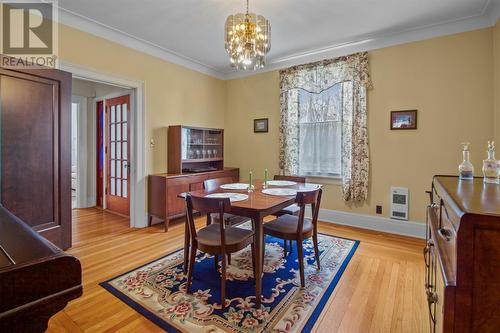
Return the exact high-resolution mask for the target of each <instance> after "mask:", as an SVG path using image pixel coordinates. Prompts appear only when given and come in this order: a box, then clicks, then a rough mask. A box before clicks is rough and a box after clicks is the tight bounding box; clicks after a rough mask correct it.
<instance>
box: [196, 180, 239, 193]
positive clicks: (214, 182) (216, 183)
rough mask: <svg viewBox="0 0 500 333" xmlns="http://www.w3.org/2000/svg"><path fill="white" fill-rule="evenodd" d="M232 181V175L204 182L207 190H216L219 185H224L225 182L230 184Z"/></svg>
mask: <svg viewBox="0 0 500 333" xmlns="http://www.w3.org/2000/svg"><path fill="white" fill-rule="evenodd" d="M232 182H233V178H231V177H221V178H214V179H207V180H205V181H204V182H203V188H204V189H205V190H207V191H215V190H217V189H218V188H219V186H221V185H224V184H230V183H232Z"/></svg>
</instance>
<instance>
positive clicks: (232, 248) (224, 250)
mask: <svg viewBox="0 0 500 333" xmlns="http://www.w3.org/2000/svg"><path fill="white" fill-rule="evenodd" d="M186 208H187V209H186V210H187V220H188V223H189V235H190V238H191V253H190V258H189V269H188V277H187V286H186V292H187V293H189V292H190V287H191V282H192V279H193V270H194V264H195V260H196V253H197V251H198V250H200V251H202V252H204V253H207V254H210V255H213V256H214V267H215V271H216V272H217V271H218V263H219V255H220V256H221V262H222V264H221V277H220V279H221V280H220V281H221V305H222V308H223V309H224V308H225V300H226V265H227V264H226V255H228V254H231V253H235V252H238V251H240V250H242V249H244V248H245V247H247V246H248V245H251V250H252V267H253V271H254V276H255V245H254V232H253V230H247V229H243V228H238V227H232V226H226V225H225V224H224V223H217V224H209V225H207V226H205V227H203V228H201V229H200V230H196V226H195V222H194V217H193V211H194V210H196V211H198V212H201V213H202V214H205V213H206V214H214V213H216V214H218V215H219V217H220V218H221V219H222V217H223V215H224V213H227V212H229V211H231V202H230V200H229V198H199V197H193V196H191V195H190V194H188V195H187V196H186Z"/></svg>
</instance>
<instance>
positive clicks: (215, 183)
mask: <svg viewBox="0 0 500 333" xmlns="http://www.w3.org/2000/svg"><path fill="white" fill-rule="evenodd" d="M230 183H233V178H231V177H221V178H214V179H207V180H205V181H204V182H203V187H204V189H205V190H207V191H215V190H217V189H219V187H220V186H221V185H224V184H230ZM246 221H248V218H246V217H242V216H238V215H234V214H228V213H225V214H224V222H225V223H226V224H227V225H231V226H234V225H237V224H240V223H243V222H246ZM211 223H219V216H218V214H207V225H209V224H211Z"/></svg>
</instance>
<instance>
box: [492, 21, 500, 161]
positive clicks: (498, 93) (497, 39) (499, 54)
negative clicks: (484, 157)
mask: <svg viewBox="0 0 500 333" xmlns="http://www.w3.org/2000/svg"><path fill="white" fill-rule="evenodd" d="M493 57H494V59H493V61H494V80H495V82H494V85H493V88H494V100H495V106H494V107H495V142H496V146H497V148H498V147H500V20H499V21H497V24H496V25H495V26H494V27H493ZM497 151H499V155H500V149H497ZM499 155H497V158H499V157H500V156H499Z"/></svg>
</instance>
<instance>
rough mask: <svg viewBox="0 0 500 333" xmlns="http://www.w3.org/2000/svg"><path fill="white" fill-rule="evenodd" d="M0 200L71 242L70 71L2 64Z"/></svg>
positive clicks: (64, 243) (50, 235)
mask: <svg viewBox="0 0 500 333" xmlns="http://www.w3.org/2000/svg"><path fill="white" fill-rule="evenodd" d="M0 98H1V105H0V113H1V116H0V117H1V119H0V126H1V128H0V131H1V136H0V140H1V154H0V164H1V167H0V170H1V174H0V177H1V180H0V182H1V185H0V202H1V204H2V205H3V206H4V207H5V208H6V209H7V210H9V211H10V212H12V213H13V214H14V215H16V216H17V217H19V218H20V219H21V220H23V221H24V222H25V223H27V224H28V225H30V226H31V227H32V228H33V229H34V230H36V231H38V232H39V233H40V234H41V235H43V236H44V237H46V238H47V239H48V240H50V241H51V242H53V243H54V244H56V245H57V246H59V247H61V248H63V249H67V248H69V247H71V113H70V111H71V74H69V73H65V72H62V71H58V70H51V69H39V70H22V71H17V70H16V71H14V70H7V69H0Z"/></svg>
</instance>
